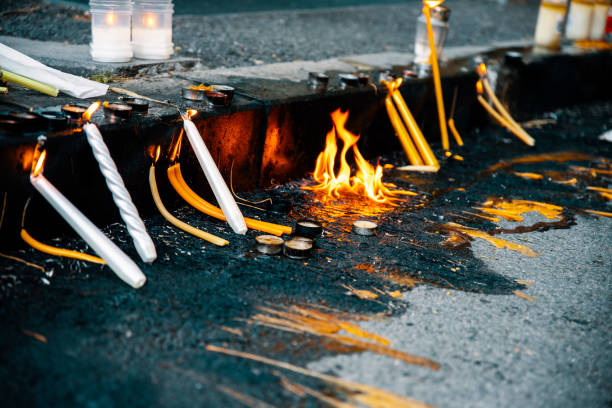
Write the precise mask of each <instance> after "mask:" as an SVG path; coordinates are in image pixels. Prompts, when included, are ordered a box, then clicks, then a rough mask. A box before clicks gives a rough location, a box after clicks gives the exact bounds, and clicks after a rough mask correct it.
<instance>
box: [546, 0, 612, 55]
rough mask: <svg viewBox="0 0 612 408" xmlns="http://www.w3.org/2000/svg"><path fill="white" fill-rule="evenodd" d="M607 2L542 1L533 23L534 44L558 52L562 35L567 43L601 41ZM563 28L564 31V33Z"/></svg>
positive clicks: (608, 3)
mask: <svg viewBox="0 0 612 408" xmlns="http://www.w3.org/2000/svg"><path fill="white" fill-rule="evenodd" d="M610 3H611V2H610V0H570V1H569V8H568V0H542V2H541V3H540V10H539V14H538V21H537V23H536V31H535V43H536V45H537V46H539V47H543V48H549V49H558V48H559V46H560V45H561V39H562V36H563V32H564V31H565V38H567V39H568V40H571V41H601V40H603V39H604V36H605V34H606V24H607V20H608V19H609V16H610V12H611V7H610ZM564 29H565V30H564Z"/></svg>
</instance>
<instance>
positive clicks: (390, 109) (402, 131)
mask: <svg viewBox="0 0 612 408" xmlns="http://www.w3.org/2000/svg"><path fill="white" fill-rule="evenodd" d="M385 107H386V108H387V114H388V115H389V120H391V124H392V125H393V128H394V129H395V133H397V137H398V139H399V141H400V143H401V144H402V147H403V148H404V151H405V152H406V156H408V160H410V163H412V164H414V165H422V164H423V161H422V160H421V157H420V156H419V153H418V152H417V150H416V148H415V147H414V144H413V143H412V141H411V140H410V136H409V135H408V131H407V130H406V128H405V127H404V124H403V123H402V120H401V119H400V117H399V115H398V113H397V110H396V109H395V106H393V101H391V98H390V97H389V96H387V97H386V98H385Z"/></svg>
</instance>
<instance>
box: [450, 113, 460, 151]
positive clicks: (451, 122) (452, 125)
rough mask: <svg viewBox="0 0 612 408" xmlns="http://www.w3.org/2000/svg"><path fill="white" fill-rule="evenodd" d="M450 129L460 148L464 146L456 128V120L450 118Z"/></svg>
mask: <svg viewBox="0 0 612 408" xmlns="http://www.w3.org/2000/svg"><path fill="white" fill-rule="evenodd" d="M448 128H449V129H450V131H451V133H452V134H453V137H454V138H455V141H456V142H457V144H458V145H459V146H463V139H461V135H460V134H459V132H458V131H457V128H456V127H455V120H454V119H453V118H450V119H449V120H448Z"/></svg>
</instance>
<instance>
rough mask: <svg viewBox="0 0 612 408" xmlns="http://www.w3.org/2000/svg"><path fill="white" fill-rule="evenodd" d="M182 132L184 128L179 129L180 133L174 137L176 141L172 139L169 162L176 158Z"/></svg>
mask: <svg viewBox="0 0 612 408" xmlns="http://www.w3.org/2000/svg"><path fill="white" fill-rule="evenodd" d="M183 132H185V129H181V133H180V134H179V136H178V137H177V138H176V141H174V143H173V146H172V150H171V151H170V162H171V163H174V162H175V161H176V159H178V157H179V154H180V153H181V144H182V143H183Z"/></svg>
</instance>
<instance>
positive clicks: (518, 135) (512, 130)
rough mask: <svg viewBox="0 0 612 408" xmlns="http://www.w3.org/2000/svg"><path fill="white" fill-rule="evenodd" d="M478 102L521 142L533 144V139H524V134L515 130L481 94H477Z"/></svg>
mask: <svg viewBox="0 0 612 408" xmlns="http://www.w3.org/2000/svg"><path fill="white" fill-rule="evenodd" d="M477 98H478V102H480V104H481V105H482V107H483V108H485V110H486V111H487V112H488V113H489V114H490V115H491V116H493V118H494V119H495V120H496V121H498V122H499V124H500V125H502V126H503V127H505V128H506V129H508V130H509V131H510V132H512V134H513V135H515V136H516V137H518V138H519V139H521V140H522V141H523V142H525V144H527V145H529V146H533V145H534V144H535V142H534V141H533V139H531V138H530V139H531V140H529V139H525V138H524V135H522V134H521V133H519V132H518V131H517V129H516V128H515V127H514V126H513V125H512V124H511V123H510V122H508V121H507V120H506V119H505V118H504V117H503V116H502V115H500V114H499V113H497V111H496V110H495V109H493V107H492V106H491V105H489V103H488V102H487V101H486V100H485V99H484V98H483V97H482V95H478V96H477Z"/></svg>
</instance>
